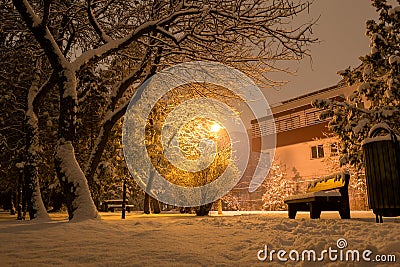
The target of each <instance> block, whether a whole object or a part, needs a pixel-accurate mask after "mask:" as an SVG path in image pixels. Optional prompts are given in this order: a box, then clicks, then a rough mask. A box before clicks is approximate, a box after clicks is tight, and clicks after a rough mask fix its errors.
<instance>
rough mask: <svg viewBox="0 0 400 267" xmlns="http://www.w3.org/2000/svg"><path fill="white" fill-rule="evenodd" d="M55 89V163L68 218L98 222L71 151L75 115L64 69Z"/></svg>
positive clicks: (72, 81) (71, 79)
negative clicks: (57, 95)
mask: <svg viewBox="0 0 400 267" xmlns="http://www.w3.org/2000/svg"><path fill="white" fill-rule="evenodd" d="M58 87H59V90H60V117H59V122H58V142H57V147H56V154H55V160H54V163H55V167H56V172H57V176H58V179H59V181H60V184H61V187H62V189H63V192H64V196H65V200H66V204H67V209H68V217H69V219H70V220H74V221H80V220H87V219H95V218H100V216H99V214H98V212H97V209H96V206H95V205H94V202H93V199H92V197H91V195H90V191H89V186H88V183H87V180H86V177H85V175H84V173H83V172H82V170H81V168H80V166H79V164H78V162H77V161H76V158H75V152H74V147H73V140H74V137H75V127H76V125H75V123H76V111H77V101H76V100H77V96H76V76H75V73H74V71H72V70H70V69H68V68H64V70H63V71H62V72H61V73H60V78H59V79H58Z"/></svg>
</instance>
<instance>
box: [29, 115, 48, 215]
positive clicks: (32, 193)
mask: <svg viewBox="0 0 400 267" xmlns="http://www.w3.org/2000/svg"><path fill="white" fill-rule="evenodd" d="M26 120H27V122H26V124H25V125H26V162H25V165H24V180H25V197H26V204H27V209H28V213H29V219H31V220H33V219H41V220H49V219H50V217H49V215H48V214H47V211H46V208H45V206H44V204H43V200H42V196H41V194H40V187H39V170H38V161H39V151H38V150H39V128H38V120H37V117H36V115H35V114H34V113H33V111H32V110H28V112H27V113H26Z"/></svg>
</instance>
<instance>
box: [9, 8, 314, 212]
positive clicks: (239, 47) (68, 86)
mask: <svg viewBox="0 0 400 267" xmlns="http://www.w3.org/2000/svg"><path fill="white" fill-rule="evenodd" d="M13 4H14V6H15V8H16V9H17V11H18V13H19V14H20V16H21V18H22V19H23V21H24V22H25V24H26V26H27V28H28V29H29V31H30V32H31V33H32V35H33V36H34V37H35V39H36V41H37V42H38V43H39V45H40V47H41V49H42V50H43V51H44V53H45V55H46V57H47V59H48V61H49V63H50V65H51V67H52V72H53V75H55V76H56V77H57V79H56V86H57V88H58V90H59V97H60V99H59V121H58V138H57V139H58V140H57V146H56V149H55V150H56V153H55V166H56V171H57V176H58V178H59V181H60V184H61V186H62V188H63V191H64V195H65V199H66V202H67V208H68V213H69V218H70V219H74V220H75V219H76V220H81V219H91V218H97V217H98V213H97V210H96V207H95V205H94V204H93V201H92V198H91V195H90V192H89V188H88V183H87V179H86V177H85V174H84V172H83V171H82V170H81V167H80V164H79V163H78V162H77V160H76V157H75V152H74V141H75V140H77V139H79V136H77V135H76V133H75V132H76V124H77V122H76V115H77V112H79V108H80V106H81V105H84V101H79V99H78V89H79V88H77V79H79V74H80V73H81V72H82V71H85V70H87V69H91V70H93V71H95V72H97V73H98V74H99V75H102V71H101V70H102V69H108V70H115V71H120V70H121V69H118V68H119V67H115V66H113V65H112V64H111V65H110V64H109V63H110V62H117V61H120V63H121V64H119V65H120V66H121V65H123V64H128V63H129V65H131V66H132V68H131V69H134V71H131V70H130V71H128V72H127V73H128V74H126V72H125V73H124V72H121V74H119V75H117V77H114V78H115V79H119V81H118V82H116V84H115V85H114V86H112V88H110V91H109V93H110V101H109V103H108V104H107V105H106V106H105V107H104V112H103V114H104V116H105V117H104V118H103V120H102V123H101V124H102V125H101V127H100V130H99V134H98V137H97V139H98V141H97V142H96V144H97V146H98V147H95V148H93V150H92V152H91V153H90V154H91V156H90V160H89V164H88V168H85V173H86V174H89V177H91V176H93V174H94V173H95V169H96V168H97V165H98V161H99V160H98V159H99V158H100V157H101V154H102V151H103V150H104V147H103V148H102V147H101V146H102V145H101V144H105V143H106V141H107V138H108V134H107V133H108V132H109V131H110V130H111V129H112V127H113V126H114V124H115V123H116V122H117V121H118V119H119V118H120V117H121V116H122V115H121V114H123V113H124V109H125V108H126V104H127V102H126V101H125V100H126V99H129V98H130V97H131V96H132V95H133V94H135V90H136V89H135V85H136V86H137V85H139V84H141V83H142V82H143V81H144V80H145V78H146V77H147V76H148V74H151V73H154V72H155V71H157V70H158V69H162V68H164V67H167V66H170V65H172V64H175V63H179V62H182V61H187V60H211V61H219V62H223V63H226V64H229V65H231V66H233V67H236V68H239V69H241V70H243V71H244V72H245V73H248V74H250V77H252V78H256V80H257V81H259V82H261V81H269V79H267V78H266V76H265V71H266V70H270V69H271V68H273V66H274V62H275V61H276V60H282V59H300V58H302V57H303V56H304V55H307V54H308V45H309V44H311V43H313V42H314V41H316V40H315V39H313V38H311V37H310V34H311V26H312V21H311V22H310V23H307V24H300V25H296V24H295V22H293V17H294V16H295V15H296V14H298V13H301V12H304V11H307V9H308V7H309V3H308V2H302V1H294V2H290V1H284V0H282V1H261V0H247V1H242V0H241V1H238V0H237V1H231V0H229V1H228V0H222V1H213V0H207V1H163V0H147V1H146V0H145V1H119V0H117V1H116V0H110V1H96V0H88V1H79V2H73V3H70V2H69V1H67V2H66V3H65V6H66V9H63V10H61V9H60V10H59V8H58V5H60V3H56V2H52V1H47V0H46V1H28V0H13ZM55 10H57V12H55ZM39 13H40V14H39ZM60 14H61V15H63V16H64V17H63V18H64V20H63V21H64V22H65V23H63V26H62V27H61V28H60V29H55V28H54V25H53V24H52V23H53V19H54V18H55V17H57V18H59V17H58V16H60ZM57 30H58V31H57ZM132 85H134V86H132ZM89 90H90V89H89ZM136 94H137V96H138V97H140V92H139V94H138V92H136ZM93 151H94V152H93ZM93 159H94V160H93ZM90 179H92V178H90Z"/></svg>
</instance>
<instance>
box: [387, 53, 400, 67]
mask: <svg viewBox="0 0 400 267" xmlns="http://www.w3.org/2000/svg"><path fill="white" fill-rule="evenodd" d="M394 63H396V64H399V63H400V57H399V56H396V55H391V56H390V57H389V64H390V65H392V64H394Z"/></svg>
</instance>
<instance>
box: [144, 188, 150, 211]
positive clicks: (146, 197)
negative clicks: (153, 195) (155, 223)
mask: <svg viewBox="0 0 400 267" xmlns="http://www.w3.org/2000/svg"><path fill="white" fill-rule="evenodd" d="M143 205H144V206H143V212H144V213H146V214H150V213H151V207H150V195H149V194H147V193H146V192H145V193H144V204H143Z"/></svg>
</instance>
